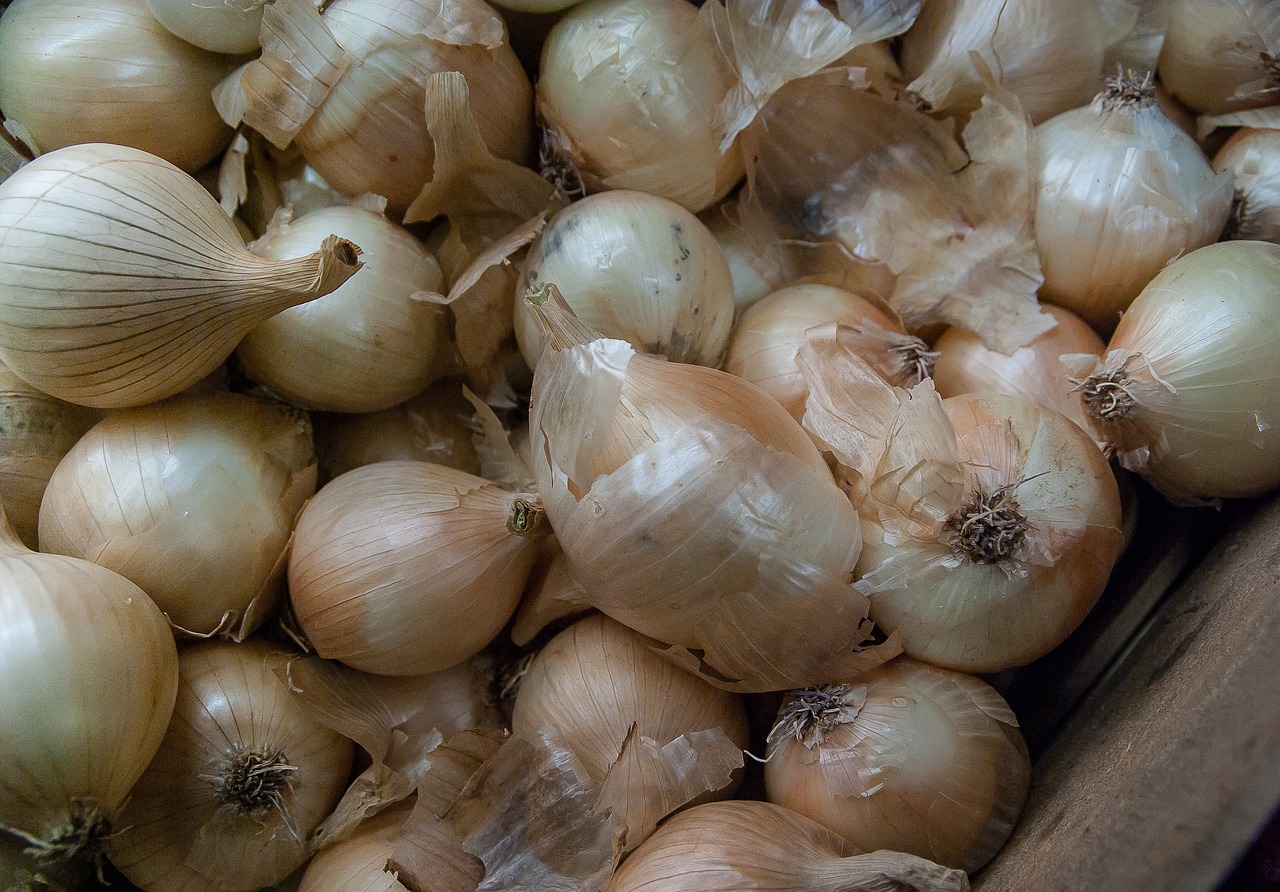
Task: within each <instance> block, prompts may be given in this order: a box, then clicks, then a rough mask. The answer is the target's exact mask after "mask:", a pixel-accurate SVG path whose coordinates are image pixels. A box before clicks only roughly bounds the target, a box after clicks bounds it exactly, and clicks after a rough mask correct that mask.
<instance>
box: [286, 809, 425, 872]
mask: <svg viewBox="0 0 1280 892" xmlns="http://www.w3.org/2000/svg"><path fill="white" fill-rule="evenodd" d="M411 811H412V805H411V803H404V804H400V805H395V806H392V807H391V808H389V809H387V810H386V811H383V812H379V813H378V814H376V815H374V816H373V817H372V818H370V819H369V820H368V821H367V822H366V823H365V824H362V825H361V826H360V829H359V830H357V831H356V833H355V834H354V835H353V836H351V837H350V838H348V839H344V840H342V841H340V842H337V843H335V844H334V845H332V846H329V848H327V849H323V850H322V851H320V852H319V853H317V854H316V856H315V857H314V858H312V859H311V862H310V863H309V864H308V865H307V869H306V870H305V871H303V874H302V880H301V882H300V883H299V885H298V892H410V890H409V889H408V887H407V886H405V885H404V884H403V883H401V882H400V881H399V880H398V879H397V878H396V876H395V874H394V873H393V872H391V871H389V870H387V860H388V859H389V858H390V857H391V853H392V851H393V850H394V849H395V847H396V841H397V839H399V837H400V833H401V827H402V825H403V824H404V823H405V821H407V820H408V818H409V814H410V812H411Z"/></svg>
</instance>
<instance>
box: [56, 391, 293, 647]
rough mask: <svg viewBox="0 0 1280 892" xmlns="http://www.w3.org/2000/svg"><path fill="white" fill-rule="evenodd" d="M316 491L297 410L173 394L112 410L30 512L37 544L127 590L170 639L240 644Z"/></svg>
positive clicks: (268, 603)
mask: <svg viewBox="0 0 1280 892" xmlns="http://www.w3.org/2000/svg"><path fill="white" fill-rule="evenodd" d="M315 489H316V460H315V451H314V447H313V445H312V440H311V427H310V424H309V423H308V421H307V418H306V416H305V414H303V413H301V412H299V411H298V410H297V409H296V408H294V407H291V406H287V405H284V404H281V403H272V402H266V401H263V400H258V399H255V398H253V397H250V396H246V395H244V394H232V393H226V392H213V393H209V394H197V395H192V396H180V397H174V398H173V399H170V400H167V401H164V402H161V403H157V404H154V405H151V406H142V407H139V408H136V409H127V410H121V411H119V412H116V413H113V414H112V415H110V416H108V417H107V418H105V419H103V420H102V421H101V422H99V423H98V424H97V425H95V426H94V427H93V428H92V429H91V430H90V431H89V432H87V433H86V434H85V435H84V436H83V437H82V438H81V439H80V440H79V442H77V443H76V445H75V446H73V447H72V448H71V450H70V451H69V452H68V453H67V456H66V457H64V458H63V460H62V461H61V462H60V463H59V465H58V467H57V469H55V471H54V472H53V476H52V477H51V478H50V483H49V487H48V488H47V489H46V491H45V497H44V501H43V503H42V504H41V507H40V543H41V548H42V549H43V550H44V551H48V552H55V553H59V554H68V555H73V556H75V557H80V558H84V559H86V560H91V561H93V562H94V563H97V564H101V565H102V566H104V567H108V568H110V569H112V570H115V571H116V572H117V573H120V574H121V575H122V576H125V577H127V578H129V579H131V580H133V581H134V582H135V583H137V584H138V585H139V586H140V587H142V588H143V590H144V591H148V592H151V593H152V597H153V599H154V600H155V601H156V604H157V605H159V607H160V609H161V610H163V611H164V612H165V615H166V616H167V617H168V618H169V620H170V622H172V623H173V624H174V625H175V626H177V627H179V628H180V629H183V630H186V631H188V632H193V633H196V634H200V635H209V634H214V633H223V634H230V635H234V636H235V637H237V638H242V637H244V636H246V635H248V634H249V633H250V632H252V631H253V630H254V628H256V627H257V625H258V624H260V623H262V622H264V621H265V620H266V619H267V618H268V617H269V616H270V615H271V610H272V608H273V607H274V605H275V604H276V603H278V601H279V597H280V595H281V594H282V592H283V587H284V577H283V567H284V565H283V556H284V554H285V552H286V550H287V547H288V542H289V537H290V534H291V533H292V531H293V522H294V518H295V517H296V516H297V514H298V512H299V511H300V510H302V506H303V504H305V502H306V500H307V499H308V498H310V497H311V496H312V495H314V494H315ZM255 602H256V603H255Z"/></svg>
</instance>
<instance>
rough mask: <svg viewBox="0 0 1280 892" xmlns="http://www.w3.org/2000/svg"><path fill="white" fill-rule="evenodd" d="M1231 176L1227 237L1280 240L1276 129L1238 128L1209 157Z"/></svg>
mask: <svg viewBox="0 0 1280 892" xmlns="http://www.w3.org/2000/svg"><path fill="white" fill-rule="evenodd" d="M1213 169H1214V170H1216V171H1223V170H1229V171H1231V173H1232V175H1233V176H1234V178H1235V185H1236V192H1235V201H1234V203H1233V204H1232V207H1231V218H1230V220H1229V221H1228V222H1227V231H1226V233H1225V235H1226V237H1227V238H1234V239H1253V240H1258V241H1264V242H1277V243H1280V130H1269V129H1263V128H1255V127H1241V128H1240V129H1239V130H1237V131H1236V132H1235V133H1234V134H1232V136H1231V138H1230V139H1228V140H1227V141H1226V142H1225V143H1224V144H1223V146H1222V148H1220V149H1218V152H1217V154H1215V155H1214V156H1213Z"/></svg>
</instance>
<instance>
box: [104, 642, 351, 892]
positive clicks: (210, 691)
mask: <svg viewBox="0 0 1280 892" xmlns="http://www.w3.org/2000/svg"><path fill="white" fill-rule="evenodd" d="M287 657H288V655H287V653H284V652H282V651H280V650H279V649H278V648H277V647H276V646H274V645H272V644H271V643H269V642H266V641H261V640H253V641H246V642H244V643H242V644H233V643H230V642H207V643H199V644H193V645H190V646H188V647H185V648H184V649H183V651H182V654H181V655H180V656H179V684H178V696H177V702H176V704H175V706H174V712H173V720H172V722H171V723H170V726H169V730H168V732H167V733H166V735H165V738H164V741H163V742H162V743H161V745H160V749H159V751H158V752H157V753H156V756H155V758H154V759H153V760H152V762H151V764H150V766H148V768H147V771H146V772H145V773H144V774H143V775H142V777H141V778H140V779H139V781H138V783H137V784H135V785H134V787H133V790H132V791H131V793H130V796H129V801H128V803H127V804H126V806H125V808H124V810H123V812H122V816H121V819H122V822H123V824H124V827H125V829H124V830H123V831H122V832H121V833H120V834H119V835H118V836H116V837H113V838H112V840H111V841H110V843H109V856H110V858H111V862H112V864H114V865H115V866H116V867H117V868H119V870H120V871H121V872H122V873H123V874H124V875H125V876H126V877H127V878H128V879H129V880H130V882H132V883H134V884H136V885H137V886H139V887H141V888H142V889H144V890H146V892H167V890H174V892H177V890H191V892H219V890H244V892H248V890H254V889H260V888H262V887H263V886H269V885H271V884H273V883H277V882H279V881H280V880H282V879H284V878H285V877H286V876H288V875H289V874H290V873H292V872H293V871H294V870H295V869H297V868H298V867H300V866H302V864H303V863H304V862H305V861H306V859H307V857H308V855H309V854H310V852H309V849H308V846H307V837H308V835H309V834H310V833H311V831H312V830H313V829H314V828H315V827H316V825H318V824H319V823H320V821H321V820H322V819H323V818H324V817H325V815H327V814H328V813H329V812H330V811H331V810H332V809H333V806H334V804H335V803H336V802H337V801H338V797H339V796H340V795H341V794H342V791H343V789H344V788H345V787H346V783H347V780H348V776H349V774H350V770H351V760H352V756H353V752H354V745H353V744H352V742H351V741H350V740H348V739H347V738H345V737H343V736H341V735H340V734H338V733H336V732H334V731H331V730H329V729H328V728H326V727H325V726H324V725H322V724H320V723H319V722H318V721H316V719H314V718H313V717H312V716H311V715H310V714H309V713H308V712H307V711H306V709H305V708H304V707H303V706H302V705H301V704H300V702H299V701H297V700H296V699H295V698H294V697H293V695H292V694H290V692H289V689H288V688H287V687H286V686H285V683H284V681H283V680H282V679H281V678H280V677H279V676H278V675H277V673H276V669H277V667H279V666H283V665H284V661H285V660H286V659H287ZM277 762H279V763H282V765H280V767H275V768H274V769H273V766H275V765H276V763H277ZM250 768H252V769H253V770H258V771H259V772H260V774H259V782H258V784H255V783H253V782H246V781H244V780H243V779H242V778H240V777H239V776H238V775H237V774H236V772H240V771H246V770H249V769H250Z"/></svg>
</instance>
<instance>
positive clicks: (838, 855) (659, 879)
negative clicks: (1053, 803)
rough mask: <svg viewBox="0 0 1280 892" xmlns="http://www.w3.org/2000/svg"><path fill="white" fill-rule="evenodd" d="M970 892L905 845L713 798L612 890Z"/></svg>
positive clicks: (665, 833) (769, 806) (662, 832)
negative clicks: (898, 848) (851, 837)
mask: <svg viewBox="0 0 1280 892" xmlns="http://www.w3.org/2000/svg"><path fill="white" fill-rule="evenodd" d="M655 889H661V890H663V892H772V890H783V889H786V890H788V892H851V890H876V892H881V890H883V892H890V890H893V892H898V890H908V892H968V889H969V879H968V877H966V876H965V875H964V873H963V872H962V871H959V870H955V869H953V868H948V867H943V866H941V865H938V864H934V863H933V862H931V861H926V860H925V859H923V858H918V857H916V856H914V855H906V854H903V853H901V852H872V853H863V852H862V850H860V849H859V848H858V847H857V846H855V845H853V844H852V843H850V842H848V841H847V840H844V839H842V838H841V837H840V836H839V835H837V834H836V833H833V832H832V831H830V830H828V829H827V828H826V827H823V826H822V825H821V824H819V823H817V822H816V821H814V820H812V819H810V818H807V817H805V816H804V815H801V814H797V813H796V812H793V811H791V810H790V809H787V808H783V807H782V806H780V805H774V804H773V803H771V802H758V801H755V800H744V801H735V802H709V803H706V804H705V805H699V806H697V807H696V808H691V809H689V810H688V811H685V812H681V813H680V814H678V815H675V816H674V817H672V818H671V819H670V820H669V821H667V822H666V823H665V824H663V825H662V827H661V828H659V830H658V832H657V833H655V834H654V835H653V836H651V837H650V838H649V839H648V840H647V841H646V842H645V843H644V844H643V845H642V846H640V848H638V849H636V851H635V852H633V853H632V854H631V857H629V858H628V859H627V860H626V861H625V862H623V864H622V866H621V867H620V868H619V869H618V872H617V873H616V874H614V876H613V879H612V880H610V881H609V884H608V885H607V886H606V887H605V892H650V890H655Z"/></svg>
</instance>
